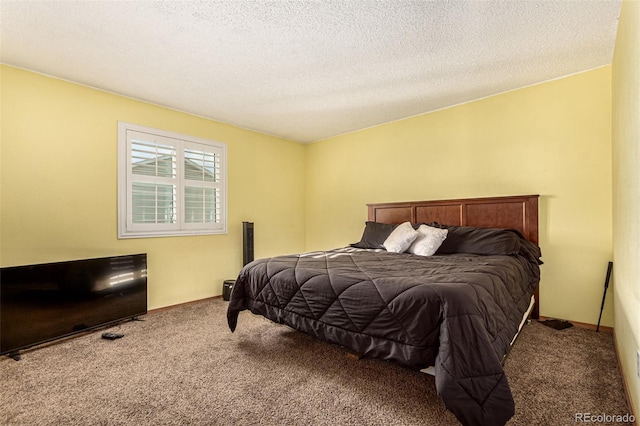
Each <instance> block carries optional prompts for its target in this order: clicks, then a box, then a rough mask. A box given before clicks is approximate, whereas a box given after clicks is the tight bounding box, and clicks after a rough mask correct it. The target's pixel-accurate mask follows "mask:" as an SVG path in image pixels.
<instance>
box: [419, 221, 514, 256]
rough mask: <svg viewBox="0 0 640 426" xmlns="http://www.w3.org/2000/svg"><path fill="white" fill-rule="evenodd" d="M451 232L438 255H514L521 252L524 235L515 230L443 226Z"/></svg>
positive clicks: (439, 249) (440, 226)
mask: <svg viewBox="0 0 640 426" xmlns="http://www.w3.org/2000/svg"><path fill="white" fill-rule="evenodd" d="M430 225H431V226H433V225H432V224H430ZM435 226H437V227H439V228H446V229H447V230H448V231H449V232H448V233H447V238H446V239H445V240H444V241H443V242H442V245H441V246H440V248H438V251H437V252H436V254H452V253H471V254H482V255H492V254H506V255H513V254H516V253H518V251H519V250H520V241H521V240H522V239H523V237H522V235H521V234H520V233H519V232H518V231H516V230H515V229H501V228H476V227H472V226H443V225H438V224H435Z"/></svg>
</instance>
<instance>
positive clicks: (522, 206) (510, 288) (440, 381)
mask: <svg viewBox="0 0 640 426" xmlns="http://www.w3.org/2000/svg"><path fill="white" fill-rule="evenodd" d="M537 201H538V196H537V195H532V196H514V197H492V198H474V199H459V200H439V201H419V202H403V203H383V204H382V203H381V204H370V205H368V208H369V221H371V222H376V223H377V224H379V223H387V224H398V223H402V222H405V221H408V222H411V223H432V222H437V223H439V224H446V225H451V227H450V228H449V234H448V235H449V237H448V239H449V240H450V241H455V238H454V235H458V236H459V235H474V237H473V238H470V239H469V241H473V244H466V242H465V241H462V243H463V244H462V246H465V249H464V251H462V252H459V251H456V250H455V249H453V250H449V252H448V253H447V254H439V253H438V252H436V254H435V255H434V256H429V257H423V256H415V255H411V254H405V253H389V252H386V251H384V250H369V249H365V250H361V249H354V248H342V249H335V250H330V251H326V252H313V253H304V254H300V255H291V256H279V257H276V258H270V259H260V260H256V261H254V262H252V263H250V264H248V265H246V266H245V267H244V268H243V270H242V271H241V273H240V275H239V277H238V279H237V280H236V285H235V286H234V290H233V293H232V295H231V301H230V304H229V308H228V313H227V317H228V321H229V326H230V328H231V330H232V331H233V330H235V328H236V325H237V320H238V313H239V312H240V311H242V310H245V309H249V310H251V312H253V313H255V314H259V315H263V316H265V317H266V318H269V319H271V320H273V321H275V322H278V323H282V324H287V325H289V326H291V327H292V328H294V329H297V330H300V331H303V332H306V333H308V334H311V335H313V336H315V337H317V338H319V339H321V340H325V341H328V342H332V343H337V344H340V345H342V346H345V347H346V348H348V349H349V350H351V351H354V352H357V353H360V354H363V355H364V356H366V357H371V358H379V359H386V360H390V361H394V362H397V363H399V364H402V365H405V366H407V367H409V368H416V369H422V368H425V367H428V366H430V365H434V364H435V376H436V388H437V390H438V394H439V395H440V397H441V398H442V400H443V402H444V403H445V405H446V406H447V408H449V409H450V410H451V411H452V412H453V413H454V414H455V415H456V416H457V418H458V419H459V420H460V422H461V423H463V424H465V425H501V424H504V423H506V421H507V420H508V419H509V418H511V416H512V415H513V414H514V402H513V398H512V395H511V390H510V388H509V385H508V383H507V379H506V376H505V374H504V371H503V369H502V360H503V358H504V355H505V354H506V352H507V351H508V349H509V347H510V344H511V341H512V339H513V337H514V336H515V335H516V334H517V332H518V329H519V325H520V323H521V318H522V316H523V315H524V314H525V312H526V311H527V309H528V308H529V307H530V299H531V296H532V294H534V292H535V293H537V286H538V283H539V279H540V273H539V267H538V264H539V263H540V262H539V257H540V251H539V248H538V246H537V242H538V221H537V218H538V207H537V206H538V205H537ZM377 224H376V226H377ZM368 226H369V225H367V227H368ZM487 228H500V229H487ZM502 228H508V229H502ZM365 232H366V230H365ZM478 236H479V238H476V237H478ZM445 242H447V240H445ZM442 247H444V243H443V246H442ZM442 247H441V248H442ZM449 249H451V244H449ZM536 299H537V298H536ZM536 308H537V306H536ZM537 312H538V310H537V309H536V310H535V311H534V316H537Z"/></svg>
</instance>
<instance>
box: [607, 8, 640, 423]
mask: <svg viewBox="0 0 640 426" xmlns="http://www.w3.org/2000/svg"><path fill="white" fill-rule="evenodd" d="M638 70H640V2H637V1H624V2H623V4H622V9H621V12H620V20H619V22H618V37H617V39H616V47H615V53H614V60H613V85H612V86H613V120H612V121H613V122H612V126H613V238H614V239H613V240H614V244H613V258H614V266H613V271H614V273H613V278H614V279H613V285H614V287H615V289H616V293H615V337H616V343H617V346H618V354H619V356H620V361H621V364H622V370H623V372H624V376H625V378H626V382H627V386H628V388H629V393H630V395H631V398H632V403H633V405H634V407H635V413H636V416H638V415H639V414H640V413H639V412H638V410H640V379H639V378H638V374H640V372H638V371H637V369H638V368H639V367H637V366H636V362H637V361H636V357H637V356H639V355H636V354H637V351H638V350H639V349H640V222H639V221H640V89H639V88H640V75H639V74H638Z"/></svg>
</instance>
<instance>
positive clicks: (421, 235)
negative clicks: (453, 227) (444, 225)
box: [408, 225, 449, 256]
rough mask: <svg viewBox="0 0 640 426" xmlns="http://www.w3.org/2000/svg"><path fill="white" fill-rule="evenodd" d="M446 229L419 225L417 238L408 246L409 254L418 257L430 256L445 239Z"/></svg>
mask: <svg viewBox="0 0 640 426" xmlns="http://www.w3.org/2000/svg"><path fill="white" fill-rule="evenodd" d="M447 232H449V231H448V230H447V229H440V228H434V227H433V226H427V225H420V228H418V238H416V239H415V240H414V241H413V244H411V246H409V250H408V252H409V253H412V254H417V255H419V256H431V255H432V254H434V253H435V252H436V251H437V250H438V248H439V247H440V246H441V245H442V242H443V241H444V240H445V238H447Z"/></svg>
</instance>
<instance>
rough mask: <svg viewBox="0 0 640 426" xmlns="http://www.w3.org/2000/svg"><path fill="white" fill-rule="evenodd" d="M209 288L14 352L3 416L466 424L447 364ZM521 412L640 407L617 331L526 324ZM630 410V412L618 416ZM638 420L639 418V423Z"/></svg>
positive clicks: (512, 367)
mask: <svg viewBox="0 0 640 426" xmlns="http://www.w3.org/2000/svg"><path fill="white" fill-rule="evenodd" d="M226 306H227V303H226V302H224V301H222V300H221V299H209V300H205V301H200V302H196V303H191V304H187V305H181V306H178V307H175V308H171V309H166V310H161V311H156V312H152V313H150V314H149V315H146V316H145V317H143V319H145V322H129V323H123V324H121V325H119V326H116V327H112V328H111V329H110V331H117V332H120V333H124V334H125V337H124V338H122V339H118V340H115V341H107V340H104V339H101V338H100V334H101V331H100V332H94V333H90V334H87V335H82V336H79V337H77V338H73V339H69V340H66V341H62V342H59V343H56V344H51V345H48V346H45V347H40V348H38V349H34V350H29V351H25V352H24V353H23V359H22V360H21V361H19V362H16V361H13V360H12V359H9V358H3V359H2V360H0V377H2V384H3V386H2V388H1V390H0V424H3V425H27V424H28V425H51V424H101V425H129V424H132V425H133V424H136V425H151V424H153V425H183V424H196V425H216V424H220V425H222V424H225V425H226V424H239V425H256V424H264V425H267V424H268V425H273V424H296V425H298V424H314V425H335V424H344V425H355V424H368V425H389V424H398V425H402V424H405V425H428V424H433V425H436V424H438V425H455V424H458V423H457V421H456V419H455V417H454V416H453V414H451V413H450V412H448V411H447V410H446V409H445V407H444V406H443V404H442V403H441V401H440V400H439V398H438V396H437V395H436V392H435V386H434V379H433V377H431V376H429V375H426V374H423V373H419V372H415V371H411V370H407V369H405V368H402V367H399V366H397V365H394V364H392V363H389V362H384V361H378V360H367V359H362V360H360V361H353V360H351V359H349V358H348V357H347V356H346V355H347V352H346V351H345V350H344V349H342V348H340V347H338V346H336V345H331V344H327V343H323V342H320V341H318V340H315V339H313V338H311V337H309V336H307V335H305V334H303V333H299V332H296V331H294V330H292V329H290V328H288V327H286V326H281V325H277V324H273V323H272V322H270V321H267V320H265V319H263V318H261V317H257V316H254V315H252V314H250V313H248V312H243V313H242V314H241V315H242V318H241V321H242V322H243V327H242V328H241V329H239V330H238V331H236V333H234V334H233V335H232V334H231V332H230V331H229V330H228V328H227V327H226ZM505 371H506V373H507V376H508V379H509V383H510V385H511V388H512V391H513V395H514V399H515V402H516V414H515V416H514V417H513V418H512V419H511V420H510V421H509V423H508V424H509V425H531V424H548V425H575V424H576V417H575V416H576V414H580V413H591V414H592V415H596V414H608V415H624V414H626V413H628V412H629V408H628V405H627V403H626V400H625V394H624V390H623V387H622V380H621V377H620V374H619V370H618V366H617V359H616V355H615V351H614V348H613V339H612V335H611V334H607V333H596V332H594V331H591V330H585V329H581V328H578V327H572V328H570V329H566V330H561V331H558V330H554V329H551V328H549V327H545V326H543V325H541V324H538V323H535V322H534V323H533V324H531V325H530V326H526V327H525V329H524V331H523V333H522V334H521V336H520V337H519V338H518V340H517V341H516V343H515V345H514V347H513V349H512V351H511V353H510V355H509V357H508V358H507V360H506V362H505ZM618 424H625V423H618ZM627 424H630V423H627Z"/></svg>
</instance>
